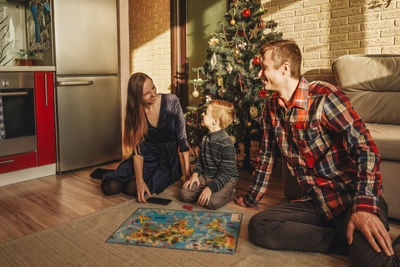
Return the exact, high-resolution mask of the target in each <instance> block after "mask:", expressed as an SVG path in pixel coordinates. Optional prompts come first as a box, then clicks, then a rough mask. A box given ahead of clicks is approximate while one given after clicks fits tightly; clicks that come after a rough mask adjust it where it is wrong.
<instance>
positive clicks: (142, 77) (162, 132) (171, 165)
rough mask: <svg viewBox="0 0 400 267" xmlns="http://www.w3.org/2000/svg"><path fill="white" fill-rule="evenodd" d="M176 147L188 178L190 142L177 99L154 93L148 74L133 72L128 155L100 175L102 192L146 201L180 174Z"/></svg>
mask: <svg viewBox="0 0 400 267" xmlns="http://www.w3.org/2000/svg"><path fill="white" fill-rule="evenodd" d="M178 148H180V152H183V153H182V154H183V161H184V165H185V166H184V167H185V176H186V179H188V177H190V165H189V145H188V141H187V137H186V127H185V119H184V117H183V113H182V108H181V106H180V103H179V100H178V98H177V97H176V96H175V95H173V94H171V95H167V94H157V91H156V88H155V86H154V84H153V81H152V79H151V78H150V77H149V76H147V75H146V74H144V73H134V74H133V75H132V76H131V77H130V80H129V84H128V95H127V104H126V117H125V131H124V136H123V150H124V155H130V157H129V158H128V159H126V160H124V161H123V162H122V163H121V164H120V165H119V166H118V167H117V169H115V170H110V171H106V172H105V173H103V174H102V175H101V176H102V177H101V178H102V179H103V181H102V183H101V189H102V191H103V193H104V194H105V195H112V194H117V193H120V192H121V191H122V192H124V193H125V194H128V195H134V194H137V200H138V201H139V202H146V199H147V198H149V197H151V194H153V193H157V194H158V193H161V192H162V191H164V189H165V188H167V187H168V186H169V185H170V184H172V183H174V182H175V181H176V180H178V179H179V178H180V177H181V176H182V170H181V165H180V160H179V154H178ZM96 171H97V173H99V170H96ZM96 171H95V172H96ZM95 172H94V173H93V174H92V177H93V176H96V174H95ZM146 194H147V195H146Z"/></svg>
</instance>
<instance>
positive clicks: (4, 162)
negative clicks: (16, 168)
mask: <svg viewBox="0 0 400 267" xmlns="http://www.w3.org/2000/svg"><path fill="white" fill-rule="evenodd" d="M14 161H15V160H13V159H10V160H5V161H0V164H7V163H13V162H14Z"/></svg>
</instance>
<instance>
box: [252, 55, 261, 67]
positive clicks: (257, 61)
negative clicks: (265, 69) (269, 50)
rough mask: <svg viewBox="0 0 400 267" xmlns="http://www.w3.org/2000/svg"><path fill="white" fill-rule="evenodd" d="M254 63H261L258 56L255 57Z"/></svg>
mask: <svg viewBox="0 0 400 267" xmlns="http://www.w3.org/2000/svg"><path fill="white" fill-rule="evenodd" d="M253 64H254V65H260V58H259V57H258V56H257V57H255V58H253Z"/></svg>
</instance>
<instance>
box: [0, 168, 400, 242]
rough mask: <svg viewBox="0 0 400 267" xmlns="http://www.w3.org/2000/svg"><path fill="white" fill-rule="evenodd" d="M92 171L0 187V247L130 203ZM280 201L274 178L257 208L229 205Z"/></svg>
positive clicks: (244, 183) (243, 180)
mask: <svg viewBox="0 0 400 267" xmlns="http://www.w3.org/2000/svg"><path fill="white" fill-rule="evenodd" d="M117 165H118V163H111V164H107V165H104V166H102V167H104V168H115V167H116V166H117ZM94 169H95V168H94V167H93V168H87V169H83V170H78V171H74V172H70V173H66V174H63V175H53V176H48V177H44V178H39V179H35V180H31V181H27V182H22V183H17V184H12V185H6V186H2V187H0V243H1V242H4V241H7V240H12V239H16V238H19V237H22V236H24V235H27V234H30V233H33V232H36V231H40V230H43V229H46V228H49V227H51V226H54V225H57V224H60V223H64V222H67V221H70V220H72V219H75V218H78V217H80V216H85V215H88V214H90V213H93V212H96V211H99V210H101V209H104V208H107V207H110V206H113V205H117V204H119V203H122V202H125V201H128V200H130V199H132V197H129V196H126V195H124V194H119V195H114V196H103V194H102V193H101V191H100V188H99V184H100V181H99V180H96V179H92V178H90V176H89V174H90V173H91V172H92V171H93V170H94ZM250 183H251V177H250V174H249V172H247V171H241V172H240V181H239V183H238V184H237V193H239V194H240V193H242V194H244V193H245V192H247V190H248V187H249V184H250ZM179 187H180V183H176V184H174V185H173V186H172V188H173V190H176V191H177V190H179ZM284 201H286V200H285V198H284V196H283V186H282V181H281V180H280V178H278V177H277V178H275V179H273V180H272V181H271V185H270V188H269V191H268V193H267V194H266V195H265V197H264V198H263V199H262V201H261V203H260V204H259V205H258V206H257V208H252V209H247V208H241V207H239V206H237V205H236V204H234V203H230V205H236V206H237V208H238V209H240V210H241V211H242V212H246V213H251V214H255V213H257V212H258V211H261V210H264V209H266V208H268V207H271V206H274V205H276V204H279V203H281V202H284ZM391 227H392V231H395V234H396V235H398V234H400V222H398V221H391ZM392 231H391V232H392Z"/></svg>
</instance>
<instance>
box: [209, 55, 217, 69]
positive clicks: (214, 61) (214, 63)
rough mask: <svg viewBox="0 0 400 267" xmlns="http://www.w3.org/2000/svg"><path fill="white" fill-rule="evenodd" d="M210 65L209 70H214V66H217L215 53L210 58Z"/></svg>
mask: <svg viewBox="0 0 400 267" xmlns="http://www.w3.org/2000/svg"><path fill="white" fill-rule="evenodd" d="M210 63H211V70H213V69H214V68H215V65H216V64H217V55H216V54H215V52H214V53H213V55H212V57H211V61H210Z"/></svg>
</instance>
